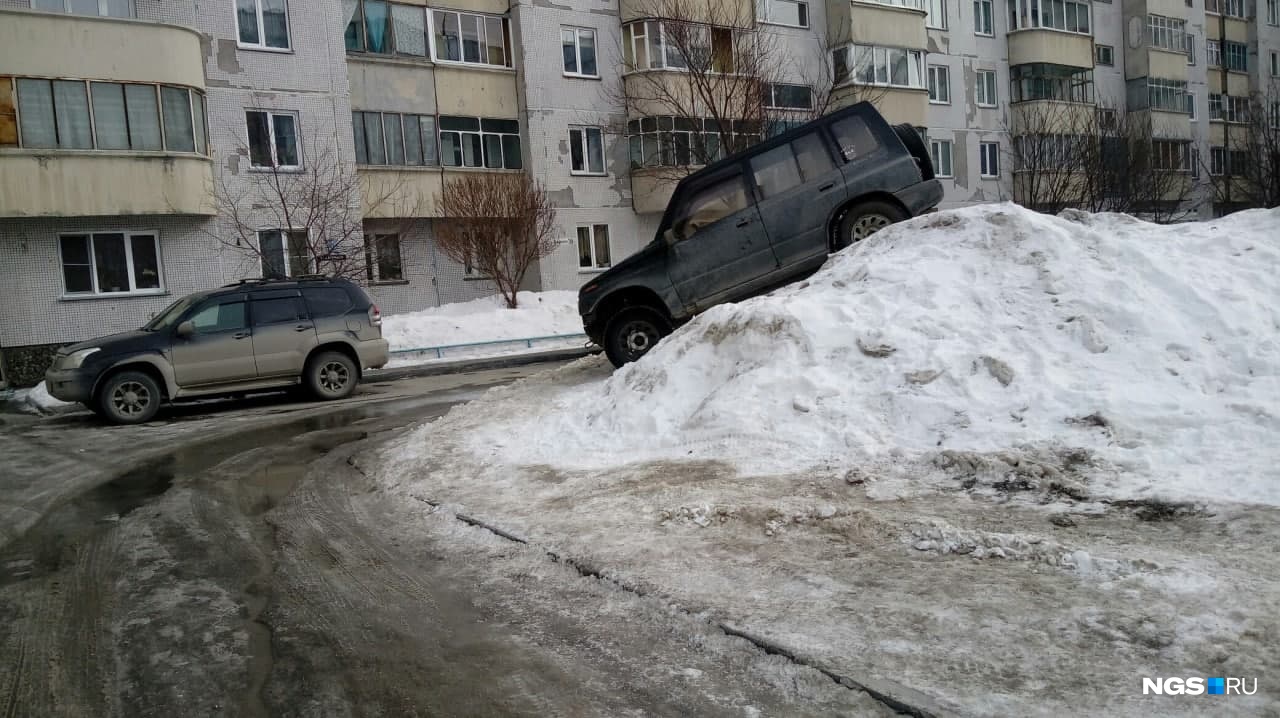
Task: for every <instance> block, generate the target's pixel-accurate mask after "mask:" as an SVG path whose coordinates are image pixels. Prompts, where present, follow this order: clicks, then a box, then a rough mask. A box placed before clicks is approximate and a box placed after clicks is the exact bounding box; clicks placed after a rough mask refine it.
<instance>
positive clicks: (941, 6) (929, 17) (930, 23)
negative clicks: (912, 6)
mask: <svg viewBox="0 0 1280 718" xmlns="http://www.w3.org/2000/svg"><path fill="white" fill-rule="evenodd" d="M934 5H937V6H938V7H937V10H938V12H937V13H936V14H937V16H938V17H940V18H942V21H941V22H939V23H937V24H935V22H934V15H935V13H934V7H933V6H934ZM924 13H925V15H924V26H925V28H927V29H929V30H946V29H947V0H925V2H924Z"/></svg>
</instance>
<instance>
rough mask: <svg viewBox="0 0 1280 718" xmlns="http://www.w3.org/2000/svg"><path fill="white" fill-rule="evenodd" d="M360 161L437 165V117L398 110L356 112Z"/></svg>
mask: <svg viewBox="0 0 1280 718" xmlns="http://www.w3.org/2000/svg"><path fill="white" fill-rule="evenodd" d="M351 129H352V132H353V134H354V135H355V144H356V164H360V165H405V166H409V167H434V166H436V165H437V164H439V163H440V160H439V157H438V155H437V153H436V118H434V117H432V116H431V115H404V114H400V113H398V112H352V113H351Z"/></svg>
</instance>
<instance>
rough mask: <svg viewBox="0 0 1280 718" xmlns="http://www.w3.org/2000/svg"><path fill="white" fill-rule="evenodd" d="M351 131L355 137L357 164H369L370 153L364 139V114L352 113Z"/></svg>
mask: <svg viewBox="0 0 1280 718" xmlns="http://www.w3.org/2000/svg"><path fill="white" fill-rule="evenodd" d="M351 131H352V134H353V135H354V137H355V143H356V164H358V165H367V164H369V151H368V149H367V148H366V147H365V138H364V113H361V112H352V113H351Z"/></svg>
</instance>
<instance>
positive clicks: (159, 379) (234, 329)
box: [45, 275, 388, 424]
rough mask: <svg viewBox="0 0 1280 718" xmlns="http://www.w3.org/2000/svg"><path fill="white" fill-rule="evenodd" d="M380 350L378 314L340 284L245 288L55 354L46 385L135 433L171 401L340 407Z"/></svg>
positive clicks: (264, 283)
mask: <svg viewBox="0 0 1280 718" xmlns="http://www.w3.org/2000/svg"><path fill="white" fill-rule="evenodd" d="M387 349H388V347H387V340H386V339H383V338H382V315H381V314H380V313H379V311H378V307H377V306H376V305H375V304H374V303H373V302H372V301H370V299H369V295H367V294H365V293H364V290H362V289H361V288H360V287H358V286H356V285H355V284H352V283H351V282H349V281H347V280H345V279H337V278H329V277H323V276H319V275H315V276H306V277H299V278H294V279H288V280H268V279H260V280H245V281H242V282H240V283H237V284H228V285H227V286H225V287H222V288H221V289H214V290H210V291H206V292H197V293H195V294H191V295H189V296H186V297H183V298H182V299H179V300H178V301H176V302H174V303H173V304H171V305H170V306H169V308H168V309H165V310H164V311H163V312H161V313H160V314H158V315H156V317H155V318H154V319H152V320H151V321H150V322H148V323H147V325H146V326H144V327H142V328H141V329H138V330H137V331H132V332H125V333H123V334H114V335H111V336H107V337H102V338H100V339H93V340H91V341H87V342H80V343H79V344H72V345H71V346H66V347H62V348H61V349H59V350H58V353H57V356H56V357H55V358H54V361H53V366H51V367H50V368H49V371H48V372H47V373H46V374H45V383H46V385H47V386H48V389H49V393H50V394H52V395H53V396H55V397H57V398H58V399H61V400H63V401H79V402H83V403H84V404H85V406H88V407H89V408H90V409H92V410H94V411H95V412H97V413H98V414H100V415H101V416H103V417H105V418H107V419H109V420H111V421H114V422H117V423H121V424H137V423H140V422H144V421H147V420H148V419H150V418H151V417H152V416H155V413H156V410H157V409H159V408H160V404H161V402H164V401H172V400H175V399H187V398H193V397H204V396H211V395H217V394H235V393H240V392H246V391H253V390H258V389H273V388H279V387H289V386H295V385H299V384H301V385H303V386H305V387H306V388H307V389H309V390H310V391H311V393H312V394H314V395H315V396H316V397H317V398H320V399H341V398H343V397H345V396H348V395H350V394H351V392H353V391H355V388H356V384H357V383H358V382H359V380H360V373H361V370H362V369H365V368H378V367H381V366H383V365H384V364H386V363H387Z"/></svg>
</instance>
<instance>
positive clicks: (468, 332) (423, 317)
mask: <svg viewBox="0 0 1280 718" xmlns="http://www.w3.org/2000/svg"><path fill="white" fill-rule="evenodd" d="M516 304H517V305H518V306H517V308H515V309H507V306H506V303H505V302H504V301H503V299H502V295H499V294H495V295H493V296H491V297H484V298H482V299H475V300H472V301H470V302H456V303H454V304H443V305H441V306H439V307H432V308H430V309H424V310H422V311H420V312H409V313H407V314H393V315H388V316H386V317H383V318H382V336H384V337H386V339H387V341H388V342H390V343H391V349H392V351H395V350H397V349H417V348H420V347H436V346H446V345H451V344H470V343H472V342H491V341H501V340H505V339H527V338H529V337H548V336H556V335H560V334H581V333H582V318H581V317H579V316H578V293H577V292H570V291H550V292H520V293H519V294H517V295H516Z"/></svg>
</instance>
